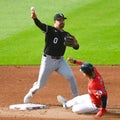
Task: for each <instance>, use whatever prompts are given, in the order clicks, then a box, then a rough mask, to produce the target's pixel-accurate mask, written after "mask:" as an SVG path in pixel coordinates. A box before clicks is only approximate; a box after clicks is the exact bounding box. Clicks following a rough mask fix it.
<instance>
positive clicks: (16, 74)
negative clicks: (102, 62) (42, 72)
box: [0, 66, 120, 120]
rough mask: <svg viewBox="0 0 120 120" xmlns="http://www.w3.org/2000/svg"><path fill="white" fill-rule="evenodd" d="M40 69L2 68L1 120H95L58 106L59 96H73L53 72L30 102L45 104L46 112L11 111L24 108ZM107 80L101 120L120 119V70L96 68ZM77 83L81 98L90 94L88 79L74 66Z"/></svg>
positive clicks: (112, 67) (41, 110) (0, 74)
mask: <svg viewBox="0 0 120 120" xmlns="http://www.w3.org/2000/svg"><path fill="white" fill-rule="evenodd" d="M39 68H40V67H39V66H0V120H78V119H79V120H88V119H89V120H94V114H79V115H78V114H75V113H72V112H71V109H68V110H65V109H63V108H62V106H61V105H60V104H59V103H58V102H57V99H56V96H57V95H59V94H60V95H63V96H65V97H66V98H67V99H70V98H72V94H71V91H70V88H69V85H68V82H67V80H66V79H65V78H64V77H62V76H60V75H59V74H57V73H56V72H53V73H52V75H51V76H50V77H49V80H48V82H47V84H46V86H44V87H43V88H42V89H41V90H39V91H38V92H37V93H36V94H35V95H34V96H33V98H32V99H31V102H32V103H40V104H46V105H47V108H46V109H39V110H31V111H29V110H26V111H19V110H10V109H9V105H11V104H23V98H24V96H25V94H26V93H27V92H28V90H29V89H30V88H31V86H32V84H33V83H34V82H35V81H36V80H37V78H38V73H39ZM96 68H97V69H98V70H99V72H100V73H101V75H102V76H103V78H104V82H105V85H106V88H107V91H108V106H107V109H108V112H107V113H106V114H105V115H104V116H103V117H102V118H100V119H101V120H119V119H120V77H119V74H120V66H96ZM72 70H73V73H74V74H75V77H76V79H77V83H78V89H79V93H80V94H84V93H87V82H88V81H87V79H86V78H84V77H83V76H82V74H81V73H80V72H79V67H78V66H72Z"/></svg>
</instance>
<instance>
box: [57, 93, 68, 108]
mask: <svg viewBox="0 0 120 120" xmlns="http://www.w3.org/2000/svg"><path fill="white" fill-rule="evenodd" d="M57 100H58V102H59V103H61V104H62V106H63V108H65V109H67V106H66V102H67V100H66V99H65V98H64V97H62V96H61V95H58V96H57Z"/></svg>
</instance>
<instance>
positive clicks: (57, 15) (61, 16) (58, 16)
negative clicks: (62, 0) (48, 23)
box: [54, 13, 67, 20]
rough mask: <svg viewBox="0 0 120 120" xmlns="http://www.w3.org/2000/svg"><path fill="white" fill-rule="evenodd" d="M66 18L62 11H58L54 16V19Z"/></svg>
mask: <svg viewBox="0 0 120 120" xmlns="http://www.w3.org/2000/svg"><path fill="white" fill-rule="evenodd" d="M60 19H67V18H66V17H64V15H63V14H62V13H58V14H56V15H55V16H54V20H60Z"/></svg>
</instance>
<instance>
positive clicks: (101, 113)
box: [95, 108, 107, 118]
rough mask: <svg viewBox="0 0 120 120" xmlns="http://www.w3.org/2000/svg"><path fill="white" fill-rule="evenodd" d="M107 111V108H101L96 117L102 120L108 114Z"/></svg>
mask: <svg viewBox="0 0 120 120" xmlns="http://www.w3.org/2000/svg"><path fill="white" fill-rule="evenodd" d="M106 112H107V111H106V109H105V108H100V110H99V111H98V112H97V114H96V115H95V118H100V117H102V116H103V115H104V114H105V113H106Z"/></svg>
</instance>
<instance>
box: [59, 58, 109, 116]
mask: <svg viewBox="0 0 120 120" xmlns="http://www.w3.org/2000/svg"><path fill="white" fill-rule="evenodd" d="M68 61H69V62H71V63H74V64H77V65H81V68H80V71H81V72H82V74H83V75H84V76H85V77H87V78H88V80H89V82H88V94H84V95H80V96H77V97H75V98H73V99H71V100H68V101H67V100H66V99H65V98H64V97H62V96H60V95H58V96H57V99H58V102H60V103H61V104H62V105H63V107H64V108H69V107H72V111H73V112H75V113H96V115H95V118H99V117H101V116H103V115H104V113H106V104H107V92H106V89H105V86H104V82H103V79H102V77H101V75H100V74H99V72H98V71H97V70H96V68H95V67H94V66H93V65H92V64H90V63H87V62H82V61H77V60H73V59H72V58H68Z"/></svg>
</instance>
